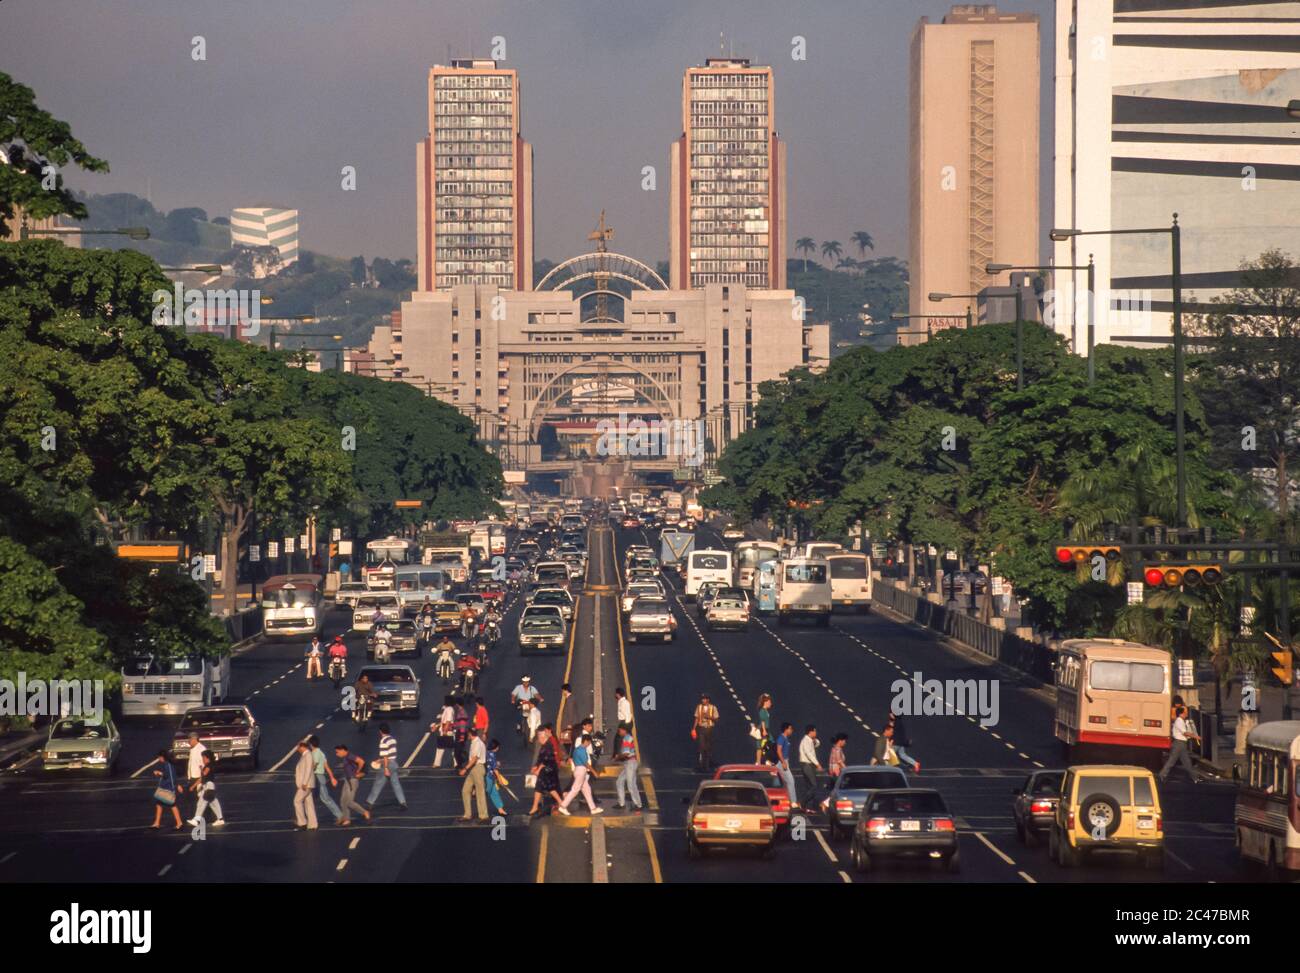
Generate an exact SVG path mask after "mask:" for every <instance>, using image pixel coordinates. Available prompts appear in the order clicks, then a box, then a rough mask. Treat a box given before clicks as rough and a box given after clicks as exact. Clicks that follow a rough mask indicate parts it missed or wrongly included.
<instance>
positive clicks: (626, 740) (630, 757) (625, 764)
mask: <svg viewBox="0 0 1300 973" xmlns="http://www.w3.org/2000/svg"><path fill="white" fill-rule="evenodd" d="M614 760H615V761H617V762H618V763H619V771H618V779H617V780H616V781H614V789H615V790H616V791H617V792H618V809H619V810H620V811H623V810H626V809H627V795H628V794H631V796H632V806H633V807H634V808H636V810H637V811H638V812H639V811H640V810H641V791H640V790H639V789H638V788H637V786H636V771H637V765H638V761H637V758H636V738H635V737H634V736H633V735H632V728H631V727H626V726H624V725H623V724H622V723H620V724H619V725H618V730H616V731H615V736H614Z"/></svg>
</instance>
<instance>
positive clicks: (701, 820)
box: [691, 814, 709, 831]
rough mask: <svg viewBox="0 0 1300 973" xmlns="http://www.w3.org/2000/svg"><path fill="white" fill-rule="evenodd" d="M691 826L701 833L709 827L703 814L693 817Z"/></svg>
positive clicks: (707, 820)
mask: <svg viewBox="0 0 1300 973" xmlns="http://www.w3.org/2000/svg"><path fill="white" fill-rule="evenodd" d="M691 824H693V825H695V827H696V828H698V829H700V830H701V831H704V830H707V829H708V827H709V819H708V818H707V817H705V816H704V815H703V814H697V815H695V817H694V818H692V819H691Z"/></svg>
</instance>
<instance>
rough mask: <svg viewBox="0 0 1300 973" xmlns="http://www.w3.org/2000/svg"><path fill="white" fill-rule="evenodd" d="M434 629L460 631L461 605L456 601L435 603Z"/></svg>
mask: <svg viewBox="0 0 1300 973" xmlns="http://www.w3.org/2000/svg"><path fill="white" fill-rule="evenodd" d="M433 630H434V631H435V632H458V631H460V605H458V604H457V603H456V602H454V601H435V602H434V603H433Z"/></svg>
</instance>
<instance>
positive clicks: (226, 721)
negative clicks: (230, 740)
mask: <svg viewBox="0 0 1300 973" xmlns="http://www.w3.org/2000/svg"><path fill="white" fill-rule="evenodd" d="M247 725H248V718H247V717H245V716H244V711H243V710H240V709H210V710H190V711H189V712H188V713H186V714H185V718H184V719H183V720H181V729H182V730H198V729H204V728H207V727H214V726H247Z"/></svg>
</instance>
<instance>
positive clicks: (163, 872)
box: [158, 862, 172, 878]
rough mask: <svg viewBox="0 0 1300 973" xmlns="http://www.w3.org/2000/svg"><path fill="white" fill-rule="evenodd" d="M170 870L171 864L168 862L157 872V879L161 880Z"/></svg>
mask: <svg viewBox="0 0 1300 973" xmlns="http://www.w3.org/2000/svg"><path fill="white" fill-rule="evenodd" d="M171 870H172V866H171V862H168V863H167V864H166V865H164V866H163V867H162V868H161V869H160V870H159V872H158V877H159V878H162V877H163V876H164V875H166V874H167V873H168V872H170V871H171Z"/></svg>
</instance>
